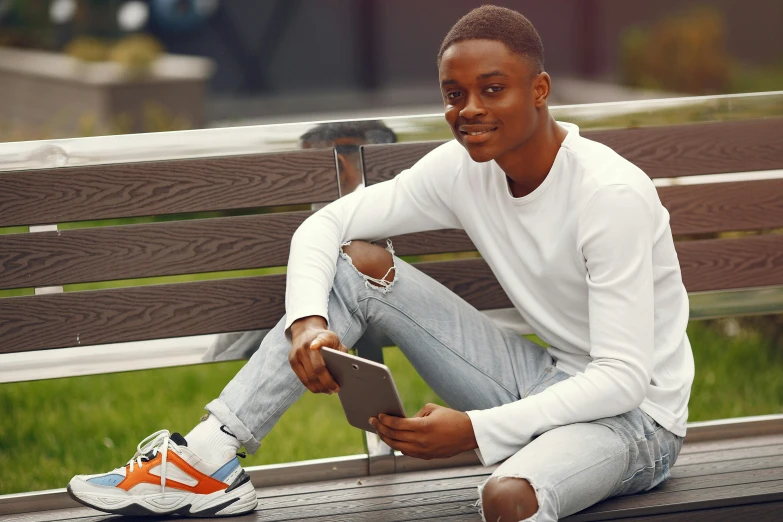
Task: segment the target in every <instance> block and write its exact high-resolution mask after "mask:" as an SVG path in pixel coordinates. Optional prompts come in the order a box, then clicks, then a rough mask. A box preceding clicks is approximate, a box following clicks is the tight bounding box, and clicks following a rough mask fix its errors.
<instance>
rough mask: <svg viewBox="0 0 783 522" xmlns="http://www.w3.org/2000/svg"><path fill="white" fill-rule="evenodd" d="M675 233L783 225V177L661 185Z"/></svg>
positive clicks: (661, 196) (750, 228)
mask: <svg viewBox="0 0 783 522" xmlns="http://www.w3.org/2000/svg"><path fill="white" fill-rule="evenodd" d="M658 196H659V197H660V198H661V203H663V206H664V207H666V209H667V210H668V211H669V214H670V216H671V227H672V234H674V235H684V234H705V233H711V232H726V231H732V230H761V229H772V228H783V179H769V180H755V181H737V182H730V183H709V184H704V185H680V186H677V185H675V186H670V187H659V188H658Z"/></svg>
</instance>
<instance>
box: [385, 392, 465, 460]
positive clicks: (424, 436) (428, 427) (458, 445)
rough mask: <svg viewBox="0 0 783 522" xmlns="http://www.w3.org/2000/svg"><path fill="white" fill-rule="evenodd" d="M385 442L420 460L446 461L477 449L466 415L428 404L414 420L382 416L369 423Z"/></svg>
mask: <svg viewBox="0 0 783 522" xmlns="http://www.w3.org/2000/svg"><path fill="white" fill-rule="evenodd" d="M370 424H372V426H373V428H375V431H376V432H377V433H378V436H379V437H380V438H381V440H382V441H383V442H385V443H386V444H388V445H389V446H391V447H392V448H394V449H396V450H399V451H401V452H402V453H403V454H405V455H408V456H410V457H416V458H419V459H424V460H429V459H443V458H447V457H451V456H454V455H456V454H458V453H462V452H463V451H468V450H471V449H475V448H478V444H477V443H476V437H475V435H474V434H473V424H472V423H471V422H470V417H468V414H467V413H463V412H461V411H456V410H452V409H450V408H444V407H443V406H438V405H437V404H427V405H426V406H424V407H423V408H422V409H421V410H419V412H418V413H417V414H416V416H415V417H412V418H408V419H403V418H400V417H392V416H390V415H383V414H381V415H380V416H378V417H377V418H376V417H372V418H371V419H370Z"/></svg>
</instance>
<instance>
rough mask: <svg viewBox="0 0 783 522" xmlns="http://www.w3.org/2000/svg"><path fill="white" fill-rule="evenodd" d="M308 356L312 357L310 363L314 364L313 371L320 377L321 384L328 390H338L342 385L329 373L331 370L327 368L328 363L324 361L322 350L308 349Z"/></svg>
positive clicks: (317, 377)
mask: <svg viewBox="0 0 783 522" xmlns="http://www.w3.org/2000/svg"><path fill="white" fill-rule="evenodd" d="M308 356H309V357H310V364H311V365H312V368H313V373H314V374H315V377H316V379H318V382H319V383H320V384H321V387H322V388H324V389H326V390H328V391H329V392H335V391H338V390H339V388H340V387H339V386H338V385H337V383H336V382H334V379H333V378H332V375H331V374H330V373H329V370H327V369H326V363H324V358H323V356H322V355H321V350H308Z"/></svg>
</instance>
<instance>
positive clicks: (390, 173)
mask: <svg viewBox="0 0 783 522" xmlns="http://www.w3.org/2000/svg"><path fill="white" fill-rule="evenodd" d="M582 135H583V136H585V137H586V138H589V139H591V140H594V141H598V142H600V143H603V144H605V145H608V146H609V147H611V148H613V149H614V150H615V151H617V152H618V153H619V154H620V155H622V156H623V157H625V158H626V159H628V160H629V161H631V162H632V163H634V164H636V165H637V166H638V167H639V168H641V169H642V170H644V171H645V172H646V173H647V175H648V176H650V177H651V178H672V177H679V176H696V175H702V174H720V173H727V172H750V171H756V170H773V169H780V168H783V118H768V119H760V120H748V121H730V122H708V123H693V124H689V125H671V126H661V127H641V128H632V129H618V130H605V131H583V132H582ZM442 143H444V142H443V141H439V142H422V143H410V144H409V143H401V144H390V145H365V146H364V147H362V150H363V162H364V169H365V180H366V182H367V184H368V185H372V184H374V183H379V182H381V181H385V180H387V179H391V178H393V177H394V176H395V175H397V174H399V173H400V172H402V171H403V170H405V169H407V168H409V167H410V166H411V165H413V164H414V163H415V162H416V161H418V160H419V159H421V158H422V157H423V156H424V155H425V154H427V153H428V152H430V151H431V150H433V149H434V148H435V147H437V146H439V145H440V144H442Z"/></svg>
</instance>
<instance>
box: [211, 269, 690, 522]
mask: <svg viewBox="0 0 783 522" xmlns="http://www.w3.org/2000/svg"><path fill="white" fill-rule="evenodd" d="M394 263H395V269H396V270H395V276H394V280H393V281H392V284H389V285H387V286H385V287H378V286H376V285H374V284H372V283H370V282H369V281H367V279H366V278H365V277H364V276H363V275H362V274H361V273H359V272H358V271H357V270H356V269H355V268H354V267H353V265H352V263H351V261H350V258H348V256H347V255H345V254H342V255H341V256H340V257H339V258H338V261H337V273H336V275H335V280H334V286H333V289H332V291H331V293H330V295H329V328H330V329H331V330H333V331H334V332H336V333H337V334H338V335H339V336H340V339H341V340H342V341H343V343H344V344H345V345H346V346H353V344H354V343H355V342H356V341H357V340H358V339H359V337H360V336H361V335H362V333H363V332H364V331H365V329H366V328H367V326H368V325H369V324H372V325H373V327H374V328H376V329H377V330H379V331H381V332H383V333H385V334H386V335H387V336H388V337H389V338H390V339H391V340H392V341H394V343H395V344H396V345H397V346H399V347H400V349H401V350H402V352H403V353H404V354H405V356H406V357H407V358H408V360H409V361H410V362H411V364H412V365H413V366H414V367H415V368H416V370H417V371H418V372H419V374H420V375H421V376H422V377H423V378H424V380H425V381H426V382H427V383H428V384H429V385H430V386H431V387H432V388H433V390H434V391H435V392H436V393H437V394H438V395H439V396H440V397H441V398H442V399H443V400H444V401H445V402H446V404H448V405H449V407H451V408H454V409H457V410H460V411H467V410H477V409H486V408H492V407H494V406H499V405H502V404H506V403H510V402H513V401H518V400H520V399H521V398H523V397H526V396H528V395H533V394H536V393H539V392H541V391H543V390H544V389H546V388H547V387H549V386H551V385H553V384H555V383H557V382H560V381H562V380H565V379H568V378H569V375H568V374H567V373H565V372H563V371H561V370H559V369H558V368H556V367H555V366H554V361H553V359H552V357H551V356H550V355H549V354H548V352H547V351H546V350H544V349H542V348H541V347H539V346H538V345H537V344H535V343H533V342H531V341H529V340H527V339H525V338H524V337H521V336H520V335H518V334H516V333H514V332H511V331H507V330H503V329H500V328H498V327H497V326H496V325H495V324H494V323H493V322H492V321H491V320H490V319H489V318H487V317H486V316H485V315H484V314H482V313H480V312H479V311H478V310H476V309H475V308H473V307H472V306H471V305H469V304H468V303H466V302H465V301H463V300H462V299H461V298H459V297H458V296H457V295H455V294H454V293H453V292H451V291H450V290H448V289H447V288H446V287H444V286H443V285H441V284H440V283H438V282H437V281H435V280H434V279H432V278H430V277H429V276H427V275H425V274H424V273H422V272H421V271H419V270H417V269H416V268H414V267H413V266H411V265H409V264H407V263H405V262H404V261H402V260H401V259H399V258H397V257H396V256H395V257H394ZM284 324H285V318H283V319H281V320H280V322H279V323H278V324H277V326H275V327H274V328H273V329H272V330H270V332H269V334H267V335H266V337H265V338H264V339H263V341H262V342H261V346H260V348H259V349H258V350H257V351H256V352H255V353H254V354H253V356H252V357H251V358H250V360H249V361H248V363H247V364H246V365H245V366H244V367H243V368H242V369H241V370H240V371H239V373H238V374H237V375H236V377H234V379H233V380H232V381H231V382H229V383H228V385H227V386H226V388H225V389H224V390H223V392H222V393H221V394H220V397H219V398H218V399H216V400H214V401H212V402H211V403H210V404H208V405H207V410H209V411H210V413H212V414H213V415H215V416H216V417H217V418H218V419H219V420H220V421H221V422H222V423H223V424H225V425H226V426H227V427H228V428H229V429H230V430H231V431H232V432H233V433H234V434H236V435H237V437H238V438H239V440H240V441H241V442H242V443H243V444H244V446H245V448H246V449H247V450H248V451H250V452H251V453H255V452H256V451H257V450H258V448H259V447H260V444H261V440H262V439H263V438H264V436H265V435H266V434H267V433H269V431H270V430H271V429H272V427H273V426H274V425H275V423H276V422H277V421H278V419H279V418H280V416H281V415H282V414H283V413H284V412H285V411H286V409H288V407H289V406H291V405H292V404H293V403H294V402H295V401H296V400H297V399H299V397H301V396H302V394H303V393H304V392H305V391H306V388H305V387H304V386H303V385H302V383H301V382H299V379H298V378H297V377H296V375H295V374H294V372H293V370H292V369H291V366H290V364H289V362H288V352H289V350H290V347H291V343H290V342H289V341H288V340H287V339H286V337H285V333H284V331H283V327H284ZM681 446H682V438H681V437H678V436H676V435H674V434H672V433H670V432H669V431H667V430H665V429H664V428H662V427H661V426H659V425H658V424H657V423H656V422H655V421H654V420H653V419H651V418H650V417H649V416H647V415H646V414H645V413H643V412H642V411H641V410H639V409H635V410H633V411H631V412H628V413H626V414H623V415H619V416H617V417H612V418H605V419H598V420H596V421H593V422H590V423H579V424H572V425H567V426H562V427H558V428H555V429H552V430H550V431H548V432H546V433H544V434H542V435H540V436H539V437H537V438H536V439H534V440H533V441H532V442H531V443H530V444H528V445H527V446H525V447H524V448H522V449H520V450H519V452H518V453H516V454H515V455H512V456H511V457H510V458H509V459H508V460H506V461H505V462H503V463H502V464H501V465H500V466H499V467H498V468H497V469H496V470H495V472H494V473H493V474H492V477H518V478H524V479H526V480H527V481H528V482H530V484H531V485H532V486H533V488H534V489H535V491H536V494H537V498H538V502H539V511H538V513H537V514H536V515H535V516H534V517H533V518H531V520H536V521H538V522H542V521H549V520H557V519H558V518H559V517H564V516H567V515H570V514H572V513H576V512H577V511H580V510H582V509H585V508H587V507H588V506H591V505H593V504H595V503H596V502H599V501H600V500H603V499H605V498H608V497H611V496H616V495H627V494H631V493H636V492H640V491H645V490H648V489H651V488H653V487H655V486H656V485H658V484H660V483H662V482H664V481H665V480H666V479H667V478H668V477H669V473H670V468H671V466H672V465H673V464H674V461H675V460H676V458H677V455H678V454H679V451H680V448H681ZM272 451H274V450H272ZM492 477H491V478H492ZM478 487H479V496H480V493H481V490H482V488H483V484H481V485H478Z"/></svg>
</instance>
